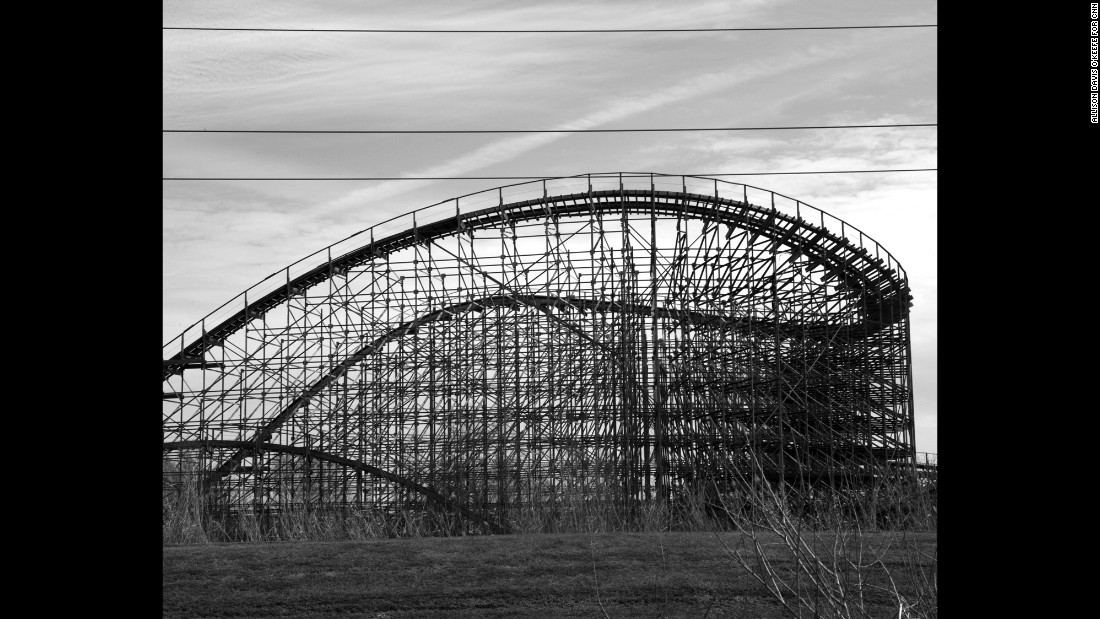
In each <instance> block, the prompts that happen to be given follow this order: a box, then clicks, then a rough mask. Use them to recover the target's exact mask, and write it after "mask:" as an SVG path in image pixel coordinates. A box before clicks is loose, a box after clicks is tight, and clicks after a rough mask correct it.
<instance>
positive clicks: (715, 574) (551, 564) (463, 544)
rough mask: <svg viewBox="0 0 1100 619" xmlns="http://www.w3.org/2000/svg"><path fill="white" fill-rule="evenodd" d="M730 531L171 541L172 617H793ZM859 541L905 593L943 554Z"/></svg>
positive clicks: (782, 565) (889, 611) (882, 536)
mask: <svg viewBox="0 0 1100 619" xmlns="http://www.w3.org/2000/svg"><path fill="white" fill-rule="evenodd" d="M721 536H722V539H721V541H720V540H719V539H718V537H716V535H715V534H714V533H704V532H685V533H596V534H592V535H587V534H559V535H546V534H544V535H502V536H470V537H442V538H441V537H419V538H403V539H378V540H357V541H334V542H275V543H248V544H201V545H186V546H166V547H164V549H163V600H162V606H163V616H164V617H188V618H198V617H280V616H293V617H313V618H320V617H371V618H377V619H382V618H387V619H397V618H399V617H402V618H405V617H532V618H533V617H605V616H606V617H761V618H769V617H782V616H785V615H784V614H783V611H782V608H781V606H780V605H779V603H778V602H776V601H775V600H774V597H773V596H772V595H771V594H769V593H768V591H767V590H766V589H765V587H764V586H763V585H762V584H760V583H759V582H758V581H757V580H756V579H754V578H753V576H752V575H751V574H750V573H749V572H748V571H747V570H746V569H745V568H744V567H742V566H741V565H739V564H738V562H737V561H736V559H734V558H733V557H731V556H730V555H729V554H728V553H727V551H726V549H725V548H724V546H723V543H722V542H725V545H726V546H728V547H729V548H730V549H731V550H736V549H738V548H741V549H742V550H743V551H744V552H745V556H746V557H752V550H751V542H750V540H748V539H747V536H742V534H739V533H722V534H721ZM860 539H861V540H862V542H863V543H865V544H867V545H868V547H881V546H883V545H885V544H887V543H888V545H889V550H887V551H886V552H885V554H884V555H882V560H883V564H884V565H885V566H886V567H888V568H889V569H890V570H891V571H892V572H893V574H894V579H895V581H896V582H895V584H896V585H897V586H898V587H899V589H900V590H902V591H904V590H905V588H906V587H907V586H908V584H909V583H907V582H905V578H904V574H905V572H906V569H905V565H904V564H905V558H906V556H907V555H909V556H911V555H912V550H913V549H917V550H920V551H922V552H926V553H928V554H934V552H935V547H936V533H935V532H934V531H932V532H910V533H905V534H904V535H903V537H899V534H898V533H896V532H894V533H873V532H863V533H862V535H861V537H860ZM822 541H823V543H826V544H828V543H830V542H829V540H828V539H824V538H823V539H822ZM761 542H762V545H763V548H764V550H765V553H766V555H767V558H768V559H769V560H770V561H771V562H772V567H773V568H774V569H775V570H777V572H780V573H784V572H789V571H790V570H791V569H792V566H793V561H792V559H791V557H790V554H789V553H788V552H786V550H785V546H784V545H783V544H782V542H781V541H780V540H779V539H778V538H773V539H769V538H768V537H767V536H763V537H762V538H761ZM906 547H908V548H909V549H910V550H909V551H906V550H905V548H906ZM750 560H751V559H750ZM792 578H793V576H792ZM879 585H881V586H884V587H889V586H890V585H889V584H888V583H886V582H882V583H879ZM867 599H868V601H869V602H870V604H869V607H871V609H872V615H873V616H882V617H897V616H898V609H897V606H896V605H893V606H892V605H891V604H890V599H891V598H890V596H889V595H886V594H885V592H883V593H882V594H881V596H879V597H878V598H876V597H875V596H874V595H871V594H869V595H868V597H867Z"/></svg>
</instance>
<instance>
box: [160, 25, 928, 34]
mask: <svg viewBox="0 0 1100 619" xmlns="http://www.w3.org/2000/svg"><path fill="white" fill-rule="evenodd" d="M938 26H939V24H896V25H887V26H798V27H783V28H779V27H776V28H605V29H596V28H593V29H578V30H419V29H386V28H204V27H198V26H163V27H162V30H204V31H210V32H365V33H377V34H413V33H417V34H419V33H424V34H582V33H620V32H768V31H777V30H865V29H879V28H936V27H938Z"/></svg>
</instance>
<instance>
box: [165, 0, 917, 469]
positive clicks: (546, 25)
mask: <svg viewBox="0 0 1100 619" xmlns="http://www.w3.org/2000/svg"><path fill="white" fill-rule="evenodd" d="M935 23H937V7H936V3H935V2H927V1H914V0H905V1H901V0H841V1H831V2H821V3H806V2H794V1H789V0H766V1H765V0H748V1H730V2H709V1H701V2H689V3H672V2H635V1H621V2H620V1H601V2H598V3H593V2H569V1H559V2H552V3H551V2H523V1H509V2H499V1H479V0H473V1H464V2H462V3H453V2H442V1H418V2H411V3H394V2H370V1H366V2H364V1H360V0H347V1H331V0H330V1H325V2H311V1H307V0H295V1H293V2H287V1H271V0H263V1H244V0H242V1H235V2H231V3H226V2H214V1H212V0H207V1H183V0H179V1H177V0H165V1H164V4H163V25H164V26H165V27H204V28H284V29H287V28H289V29H403V30H578V29H590V30H597V29H619V30H622V29H673V28H679V29H688V28H776V27H807V26H881V25H901V24H935ZM936 37H937V29H936V28H894V29H850V30H787V31H756V32H659V33H655V32H635V33H553V34H548V33H509V34H499V33H494V34H470V33H446V34H445V33H337V32H240V31H191V30H164V31H163V50H162V52H163V54H162V56H163V69H162V84H163V103H162V116H163V129H197V130H202V129H205V130H208V131H210V130H225V129H232V130H298V131H307V130H313V131H321V130H345V131H346V130H459V129H461V130H485V129H498V130H500V129H636V128H706V127H777V126H826V125H849V124H859V125H872V124H918V123H936V122H937V39H936ZM162 161H163V175H164V177H165V178H166V179H168V178H179V177H203V178H206V177H231V178H242V177H247V178H253V177H262V178H272V177H294V178H303V177H310V178H313V177H452V176H481V177H496V176H531V177H555V176H571V175H575V174H585V173H596V172H620V171H626V172H657V173H665V174H689V175H708V174H742V173H746V172H794V171H827V170H883V169H914V168H935V167H937V128H936V127H902V128H863V129H800V130H785V131H692V132H687V131H685V132H638V133H514V134H443V135H440V134H420V135H415V134H414V135H410V134H388V135H378V134H289V135H288V134H242V133H205V134H201V133H165V134H163V150H162ZM721 178H723V179H724V180H728V181H733V182H738V183H746V184H749V185H754V186H756V187H760V188H763V189H768V190H772V191H775V192H777V193H780V194H784V195H787V196H790V197H792V198H795V199H798V200H801V201H802V202H803V203H806V204H809V205H812V206H814V207H817V208H820V209H822V210H824V211H826V212H827V213H829V214H831V215H834V216H836V217H838V218H840V219H842V220H844V221H846V222H847V223H849V224H851V225H853V226H855V227H857V228H859V229H861V230H863V231H864V232H865V233H866V234H868V235H870V236H871V237H873V238H874V239H875V240H876V241H878V242H879V243H880V244H881V245H882V246H884V247H885V248H886V249H888V250H889V251H890V252H891V254H893V255H894V256H895V257H896V258H897V259H898V261H899V262H900V263H901V265H902V266H903V267H904V268H905V270H906V272H907V274H908V276H909V283H910V286H911V288H912V290H913V296H914V306H913V309H912V315H911V320H912V346H913V365H914V370H913V373H914V385H915V393H914V398H915V411H916V434H917V436H916V442H917V450H918V451H922V452H933V453H934V452H936V451H937V449H936V445H937V440H936V434H937V399H938V398H937V383H936V375H937V310H936V307H937V295H936V292H937V283H936V278H937V235H936V225H937V216H938V213H937V173H936V172H934V171H932V172H896V173H873V174H872V173H867V174H856V173H846V174H808V175H750V176H724V177H721ZM515 182H519V181H515V180H499V181H498V180H438V181H430V180H396V181H255V180H252V181H200V180H164V181H162V186H163V207H162V235H163V271H162V278H163V281H162V284H163V323H162V324H163V334H162V335H163V337H162V339H163V340H164V341H168V340H170V339H172V338H173V337H174V336H178V335H179V334H180V333H181V332H182V331H183V330H184V329H185V328H187V327H188V326H190V325H192V324H194V323H195V322H197V321H198V320H200V319H201V318H203V316H205V315H206V314H208V313H209V312H211V311H212V310H214V309H215V308H216V307H218V306H219V305H221V304H222V303H224V302H225V301H228V300H229V299H231V298H232V297H234V296H236V295H237V294H239V293H240V292H241V291H243V290H245V289H246V288H248V287H249V286H251V285H252V284H255V283H256V282H258V281H260V280H261V279H263V278H265V277H266V276H268V275H270V274H272V273H274V272H276V271H279V270H281V269H283V268H284V267H286V266H287V265H288V264H290V263H292V262H294V261H296V260H298V259H300V258H302V257H304V256H306V255H308V254H311V253H313V252H314V251H317V250H319V249H321V248H323V247H326V246H328V245H330V244H332V243H334V242H336V241H339V240H341V239H343V238H345V237H347V236H349V235H351V234H353V233H355V232H358V231H360V230H363V229H365V228H368V227H370V226H371V225H373V224H376V223H379V222H381V221H383V220H385V219H389V218H390V217H393V216H395V215H400V214H403V213H407V212H409V211H412V210H414V209H417V208H421V207H425V206H429V205H432V204H435V203H437V202H441V201H444V200H447V199H449V198H454V197H456V196H460V195H465V194H468V193H473V192H476V191H480V190H484V189H490V188H493V187H497V186H500V185H505V184H510V183H515Z"/></svg>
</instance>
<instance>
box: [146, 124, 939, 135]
mask: <svg viewBox="0 0 1100 619" xmlns="http://www.w3.org/2000/svg"><path fill="white" fill-rule="evenodd" d="M938 126H939V123H911V124H888V125H819V126H802V127H687V128H669V129H363V130H358V129H348V130H335V129H334V130H324V129H321V130H306V129H302V130H293V129H286V130H284V129H161V132H162V133H285V134H321V133H372V134H381V133H403V134H410V133H432V134H447V133H641V132H652V131H666V132H671V131H781V130H789V129H873V128H893V127H938Z"/></svg>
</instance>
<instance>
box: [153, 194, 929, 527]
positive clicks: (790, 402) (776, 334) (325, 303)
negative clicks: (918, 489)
mask: <svg viewBox="0 0 1100 619" xmlns="http://www.w3.org/2000/svg"><path fill="white" fill-rule="evenodd" d="M911 301H912V296H911V294H910V289H909V285H908V281H907V278H906V275H905V271H904V270H903V269H902V267H901V265H900V264H898V262H897V260H895V259H894V257H893V256H892V255H891V254H890V253H889V252H888V251H886V249H885V248H883V247H881V246H880V245H879V244H878V243H877V242H875V241H874V240H873V239H871V238H870V237H869V236H867V235H866V234H864V233H863V232H862V231H860V230H858V229H856V228H853V227H852V226H850V225H848V224H846V223H845V222H843V221H841V220H839V219H837V218H835V217H833V216H831V215H828V214H827V213H825V212H823V211H821V210H819V209H816V208H813V207H811V206H808V205H806V204H803V203H801V202H800V201H798V200H794V199H791V198H788V197H785V196H782V195H779V194H776V193H773V192H771V191H767V190H763V189H759V188H756V187H751V186H748V185H741V184H734V183H729V182H725V181H721V180H716V179H711V178H702V177H690V176H668V175H660V174H648V173H645V174H641V173H614V174H591V175H584V176H578V177H569V178H554V179H545V180H538V181H532V182H527V183H520V184H515V185H508V186H504V187H498V188H494V189H491V190H488V191H482V192H478V193H474V194H470V195H466V196H462V197H458V198H454V199H451V200H447V201H444V202H440V203H438V204H435V205H433V206H430V207H427V208H423V209H420V210H417V211H413V212H410V213H407V214H405V215H402V216H399V217H395V218H393V219H390V220H388V221H386V222H383V223H381V224H378V225H376V226H373V227H371V228H368V229H366V230H363V231H362V232H359V233H357V234H355V235H353V236H351V237H349V238H347V239H344V240H343V241H340V242H338V243H335V244H333V245H331V246H329V247H326V248H324V249H322V250H320V251H318V252H316V253H314V254H312V255H310V256H308V257H307V258H305V259H303V260H301V261H298V262H296V263H294V264H292V265H290V266H288V267H286V268H285V269H282V270H280V271H277V272H276V273H274V274H272V275H271V276H270V277H268V278H266V279H264V280H263V281H261V282H259V283H258V284H256V285H255V286H252V287H251V288H249V289H248V290H245V291H244V292H242V293H241V294H240V295H238V296H237V297H235V298H234V299H232V300H231V301H229V302H227V303H226V304H224V305H222V306H221V307H219V308H218V309H216V310H215V311H213V312H212V313H211V314H209V315H208V316H206V317H205V318H203V319H202V320H200V321H199V322H197V323H196V324H195V325H193V326H192V327H190V328H188V329H187V330H185V331H184V332H183V333H181V334H180V335H179V336H178V337H176V338H174V339H173V340H172V341H170V342H169V343H168V344H166V345H165V346H164V356H163V359H164V368H163V386H164V402H163V418H162V419H163V433H164V438H163V453H164V474H165V479H166V488H167V487H176V488H178V487H179V485H180V484H184V483H190V482H187V481H186V480H188V479H198V480H199V481H198V482H197V485H198V487H199V488H200V490H201V492H202V494H203V497H204V500H205V501H207V503H208V504H209V505H212V506H213V509H220V510H223V511H239V510H244V509H248V510H251V509H259V510H279V509H289V508H302V507H305V508H307V509H317V508H326V507H339V508H352V507H355V508H360V509H369V510H377V511H383V512H384V511H386V510H394V509H398V508H402V507H407V506H410V505H419V506H423V507H424V508H425V509H434V510H437V511H439V512H445V513H448V514H454V515H458V516H460V517H463V516H464V517H469V518H475V519H478V520H484V519H485V518H486V517H488V518H491V519H495V520H496V521H503V520H506V519H507V518H508V517H509V514H510V513H514V512H515V510H521V509H524V508H525V507H531V506H536V505H565V504H568V503H570V502H572V501H578V500H580V501H594V500H601V501H609V502H614V503H618V504H641V503H647V502H653V501H667V500H675V498H676V497H677V496H678V495H680V494H682V493H685V492H690V491H693V489H696V488H698V487H699V486H700V485H705V484H709V485H710V486H712V487H720V486H721V485H722V484H729V483H731V479H732V478H733V477H745V476H752V477H753V478H758V477H759V478H765V479H769V480H771V481H773V482H775V481H782V482H783V483H784V484H786V485H787V486H790V487H795V486H798V485H800V484H801V485H806V484H810V485H813V484H822V483H824V484H837V483H841V482H843V483H850V482H852V480H859V479H865V478H867V477H868V476H873V475H879V474H883V472H884V471H886V472H889V473H897V472H902V473H905V472H909V473H916V474H924V475H927V474H928V471H929V470H931V471H934V468H935V467H934V465H930V464H929V462H927V460H926V458H924V457H922V456H921V455H919V454H917V452H916V450H915V445H914V424H913V388H912V367H911V344H910V322H909V309H910V307H911V304H912V303H911ZM922 471H923V473H922ZM487 515H488V516H487Z"/></svg>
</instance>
